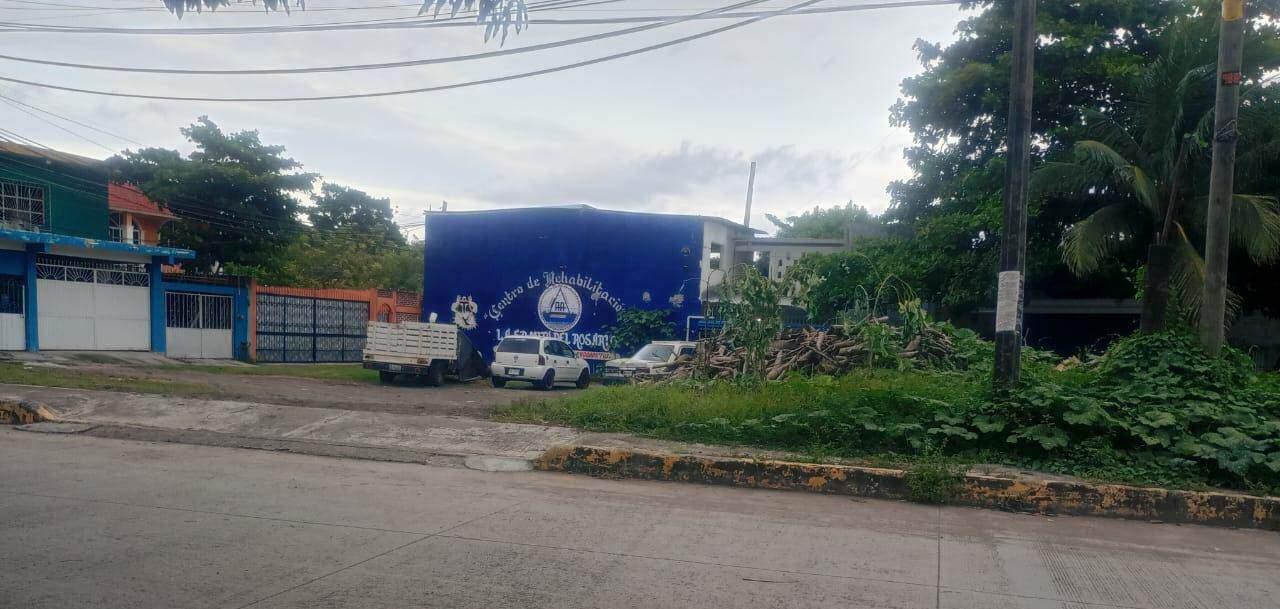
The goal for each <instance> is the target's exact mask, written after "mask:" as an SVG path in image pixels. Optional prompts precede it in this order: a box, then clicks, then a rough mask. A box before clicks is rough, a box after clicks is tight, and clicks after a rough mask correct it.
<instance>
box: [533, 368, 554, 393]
mask: <svg viewBox="0 0 1280 609" xmlns="http://www.w3.org/2000/svg"><path fill="white" fill-rule="evenodd" d="M536 385H537V387H538V389H541V390H543V391H551V390H552V389H555V388H556V371H555V370H548V371H547V375H546V376H544V377H542V381H541V382H538V383H536Z"/></svg>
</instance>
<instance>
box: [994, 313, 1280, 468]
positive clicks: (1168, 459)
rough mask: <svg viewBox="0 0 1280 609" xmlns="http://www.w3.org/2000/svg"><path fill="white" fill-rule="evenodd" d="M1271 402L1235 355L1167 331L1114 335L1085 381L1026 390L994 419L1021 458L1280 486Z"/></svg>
mask: <svg viewBox="0 0 1280 609" xmlns="http://www.w3.org/2000/svg"><path fill="white" fill-rule="evenodd" d="M1277 398H1280V394H1277V393H1276V392H1274V388H1273V387H1269V386H1268V385H1265V384H1263V383H1260V382H1258V380H1257V378H1256V375H1255V374H1254V372H1253V368H1252V364H1251V362H1250V360H1249V358H1248V357H1247V356H1245V355H1244V354H1242V353H1240V352H1239V351H1236V350H1231V349H1229V350H1227V352H1226V353H1225V354H1224V355H1223V357H1221V358H1211V357H1208V356H1206V355H1205V354H1204V352H1203V351H1201V349H1200V348H1199V346H1198V345H1197V344H1196V343H1195V341H1194V339H1192V338H1191V337H1190V336H1188V335H1186V334H1182V333H1177V332H1166V333H1159V334H1150V335H1137V336H1133V337H1129V338H1126V339H1122V340H1120V341H1117V342H1116V343H1115V344H1114V345H1113V346H1112V348H1111V349H1110V350H1108V352H1107V353H1106V355H1105V356H1104V357H1103V358H1102V361H1101V364H1100V365H1099V367H1098V369H1097V371H1096V373H1094V374H1093V375H1092V376H1091V377H1090V378H1089V379H1088V383H1087V384H1084V385H1081V386H1078V387H1063V386H1059V385H1055V384H1054V383H1050V382H1040V383H1036V384H1032V385H1029V386H1027V387H1024V388H1023V389H1021V390H1019V391H1017V392H1015V394H1014V395H1013V396H1011V399H1010V400H1009V401H1008V402H1005V403H1003V404H1000V405H999V407H998V408H997V410H998V412H999V414H998V415H997V417H996V421H998V422H999V423H1001V424H1003V425H1005V426H1007V427H1008V428H1009V429H1010V431H1011V433H1010V435H1009V437H1008V438H1007V440H1008V442H1010V443H1013V444H1016V445H1018V446H1019V449H1020V452H1021V453H1022V454H1026V455H1033V456H1038V457H1043V458H1047V459H1050V460H1054V459H1062V458H1063V457H1064V456H1065V457H1067V458H1072V457H1077V456H1078V457H1085V458H1086V461H1087V462H1092V463H1098V462H1103V463H1110V464H1112V465H1120V466H1122V467H1133V466H1134V464H1138V465H1142V466H1143V467H1145V468H1147V469H1151V468H1152V467H1154V468H1155V469H1158V470H1163V472H1165V473H1177V474H1178V475H1179V476H1182V477H1190V478H1197V479H1200V480H1203V481H1205V482H1207V483H1210V484H1220V485H1226V486H1232V487H1237V488H1258V487H1261V488H1278V487H1280V418H1278V417H1277V412H1276V400H1277ZM1036 449H1039V450H1036ZM1108 452H1110V453H1111V454H1109V455H1108V454H1106V453H1108ZM1037 453H1042V454H1037ZM1063 453H1065V455H1064V454H1063ZM1082 453H1087V454H1082ZM1126 457H1131V458H1132V462H1131V463H1130V464H1129V465H1124V464H1125V462H1126Z"/></svg>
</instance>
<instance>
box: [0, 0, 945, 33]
mask: <svg viewBox="0 0 1280 609" xmlns="http://www.w3.org/2000/svg"><path fill="white" fill-rule="evenodd" d="M964 1H965V0H902V1H898V2H877V3H869V4H853V5H847V6H830V7H817V8H805V9H801V10H795V11H790V12H787V13H785V16H797V15H820V14H829V13H846V12H854V11H864V10H872V9H880V8H902V7H914V6H943V5H953V4H961V3H963V2H964ZM531 8H536V7H533V6H532V5H531ZM544 10H550V9H544ZM773 12H774V11H747V12H735V13H721V14H716V15H707V16H702V17H697V18H698V19H749V18H752V17H757V16H760V15H769V14H770V13H773ZM680 16H681V15H646V16H635V17H596V18H573V19H548V18H543V19H529V20H527V21H526V22H525V23H526V24H528V25H610V24H615V25H616V24H625V23H652V22H654V21H666V20H669V19H674V18H677V17H680ZM685 16H687V15H685ZM14 26H16V27H14ZM483 26H484V24H482V23H477V22H475V21H474V20H471V19H465V20H464V19H451V18H440V19H431V18H416V17H410V18H387V19H373V20H368V21H346V22H331V23H316V24H311V25H296V26H242V27H218V28H196V29H189V28H108V27H94V26H50V25H38V26H30V25H25V24H21V23H15V22H12V21H0V32H8V33H24V32H32V33H53V34H121V35H124V34H128V35H145V36H208V35H232V34H234V35H249V34H294V33H305V32H333V31H356V30H383V29H428V28H437V27H468V28H472V27H483Z"/></svg>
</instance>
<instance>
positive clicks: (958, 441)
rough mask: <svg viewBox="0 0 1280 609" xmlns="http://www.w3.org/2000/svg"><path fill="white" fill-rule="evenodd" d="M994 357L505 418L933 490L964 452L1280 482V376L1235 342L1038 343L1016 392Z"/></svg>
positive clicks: (678, 391)
mask: <svg viewBox="0 0 1280 609" xmlns="http://www.w3.org/2000/svg"><path fill="white" fill-rule="evenodd" d="M963 342H964V344H965V347H964V348H963V349H960V350H958V351H968V352H979V351H982V352H987V350H988V349H989V345H987V344H986V343H984V342H983V341H981V340H979V339H977V338H976V337H966V338H965V340H964V341H963ZM989 362H990V358H989V357H978V358H974V359H973V360H971V361H970V362H968V363H965V364H962V363H960V362H952V363H950V364H949V366H948V367H943V366H938V365H930V366H926V367H924V368H911V369H902V368H899V367H898V366H897V365H895V364H893V363H892V362H883V364H884V365H883V366H882V367H879V368H871V369H860V370H855V371H854V372H852V373H850V374H847V375H844V376H840V377H832V376H827V375H818V376H811V377H800V376H796V377H792V378H789V379H788V380H786V381H782V382H772V383H759V382H723V381H721V382H715V381H686V382H682V383H678V384H671V385H663V386H644V387H636V386H629V387H614V388H607V389H601V390H598V391H593V392H588V393H585V394H581V395H578V396H574V397H571V398H568V399H558V400H555V401H537V402H526V403H521V404H517V405H515V406H513V407H511V408H510V409H508V410H506V411H504V412H503V413H501V414H500V415H499V416H500V417H501V418H504V419H507V420H519V421H537V422H551V423H560V424H568V425H572V426H575V427H581V428H585V429H590V430H595V431H625V432H633V433H640V434H645V435H651V436H656V437H662V438H670V439H677V440H687V441H697V442H709V443H721V444H737V445H748V446H755V447H760V448H763V449H774V450H785V451H793V452H796V453H799V454H822V455H824V456H831V457H841V458H852V459H859V460H864V461H867V462H871V463H877V464H884V463H892V464H898V465H912V464H919V465H920V466H921V468H922V469H918V472H919V473H917V474H914V475H916V476H917V477H918V478H919V483H920V485H922V486H921V488H925V487H935V486H937V485H938V484H937V482H936V481H937V480H938V479H942V478H945V476H944V475H943V472H941V471H938V468H940V467H942V466H943V465H944V464H945V463H947V462H948V460H950V461H951V462H955V461H956V460H959V461H960V462H974V463H1001V464H1009V465H1016V466H1020V467H1030V468H1035V469H1040V470H1043V471H1048V472H1054V473H1061V474H1070V475H1077V476H1082V477H1085V478H1090V479H1098V480H1108V481H1116V482H1128V483H1137V484H1156V485H1163V486H1171V487H1184V488H1186V487H1191V488H1194V487H1202V486H1218V487H1227V488H1234V489H1241V490H1247V491H1252V492H1263V493H1275V492H1277V491H1280V381H1277V379H1276V378H1274V375H1261V376H1260V375H1256V374H1255V373H1254V372H1253V371H1252V368H1251V366H1250V363H1249V361H1248V359H1247V358H1246V357H1245V356H1244V355H1243V354H1240V353H1239V352H1234V351H1233V352H1231V353H1230V354H1229V355H1228V356H1227V357H1225V358H1222V359H1219V360H1214V359H1210V358H1207V357H1206V356H1204V355H1203V354H1202V352H1201V351H1200V350H1199V349H1198V347H1197V346H1196V345H1195V342H1194V340H1193V339H1192V338H1190V337H1189V336H1186V335H1184V334H1181V333H1177V332H1167V333H1160V334H1154V335H1144V336H1135V337H1131V338H1127V339H1123V340H1121V341H1118V342H1117V343H1116V344H1115V345H1114V346H1113V347H1112V348H1111V349H1110V350H1109V351H1108V352H1107V353H1105V354H1103V355H1102V356H1100V357H1099V358H1097V359H1096V360H1094V361H1093V363H1091V364H1090V365H1080V366H1077V367H1074V368H1070V369H1064V370H1057V369H1055V366H1054V364H1053V361H1052V360H1051V359H1050V358H1047V357H1045V356H1043V355H1042V354H1037V353H1035V352H1032V353H1031V354H1030V357H1028V359H1027V361H1026V362H1025V363H1024V370H1025V371H1026V372H1025V374H1026V379H1025V382H1024V384H1023V386H1022V387H1021V388H1019V389H1018V390H1016V391H1013V392H1011V393H1009V394H1007V395H996V394H993V393H992V392H991V390H990V385H991V383H990V374H991V369H990V364H989ZM948 368H949V369H948ZM931 467H932V468H933V469H932V470H930V468H931ZM943 469H945V468H943ZM929 480H933V481H929ZM922 492H923V491H922Z"/></svg>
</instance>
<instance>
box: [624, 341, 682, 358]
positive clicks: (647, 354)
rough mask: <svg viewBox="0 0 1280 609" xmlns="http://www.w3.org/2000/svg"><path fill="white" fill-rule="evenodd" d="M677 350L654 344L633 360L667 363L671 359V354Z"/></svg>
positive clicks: (669, 346)
mask: <svg viewBox="0 0 1280 609" xmlns="http://www.w3.org/2000/svg"><path fill="white" fill-rule="evenodd" d="M674 350H675V349H674V348H673V347H672V346H671V345H655V344H653V343H650V344H647V345H645V346H644V347H643V348H641V349H640V350H639V351H637V352H636V354H635V355H633V356H631V359H637V360H640V361H642V362H665V361H667V360H669V359H671V353H672V352H673V351H674Z"/></svg>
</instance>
